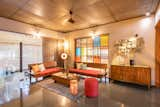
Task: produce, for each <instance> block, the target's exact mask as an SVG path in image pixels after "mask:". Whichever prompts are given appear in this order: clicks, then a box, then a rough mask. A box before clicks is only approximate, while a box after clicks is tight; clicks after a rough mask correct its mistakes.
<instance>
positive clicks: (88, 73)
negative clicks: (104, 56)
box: [69, 68, 103, 77]
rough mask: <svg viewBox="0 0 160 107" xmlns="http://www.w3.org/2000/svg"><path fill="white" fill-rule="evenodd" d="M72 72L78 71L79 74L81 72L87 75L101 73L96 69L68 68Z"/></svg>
mask: <svg viewBox="0 0 160 107" xmlns="http://www.w3.org/2000/svg"><path fill="white" fill-rule="evenodd" d="M69 71H70V72H72V73H79V74H83V75H88V76H95V77H97V76H99V75H103V74H102V73H101V72H100V71H98V70H82V69H74V68H72V69H70V70H69Z"/></svg>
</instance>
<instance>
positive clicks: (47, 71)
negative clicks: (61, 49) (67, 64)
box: [36, 68, 60, 76]
mask: <svg viewBox="0 0 160 107" xmlns="http://www.w3.org/2000/svg"><path fill="white" fill-rule="evenodd" d="M59 71H60V68H49V69H46V70H44V71H41V72H39V73H38V74H36V76H45V75H50V74H52V73H57V72H59Z"/></svg>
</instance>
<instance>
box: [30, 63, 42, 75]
mask: <svg viewBox="0 0 160 107" xmlns="http://www.w3.org/2000/svg"><path fill="white" fill-rule="evenodd" d="M32 71H33V73H34V74H37V73H39V72H40V69H39V66H38V65H37V64H36V65H33V66H32Z"/></svg>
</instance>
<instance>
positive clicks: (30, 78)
mask: <svg viewBox="0 0 160 107" xmlns="http://www.w3.org/2000/svg"><path fill="white" fill-rule="evenodd" d="M31 80H32V77H31V75H30V76H29V82H30V84H32V81H31Z"/></svg>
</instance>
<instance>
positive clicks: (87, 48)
mask: <svg viewBox="0 0 160 107" xmlns="http://www.w3.org/2000/svg"><path fill="white" fill-rule="evenodd" d="M75 47H76V50H75V52H76V53H75V61H76V62H85V63H102V64H107V63H108V35H107V34H104V35H100V36H96V37H95V38H94V39H92V38H91V37H86V38H80V39H76V40H75Z"/></svg>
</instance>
